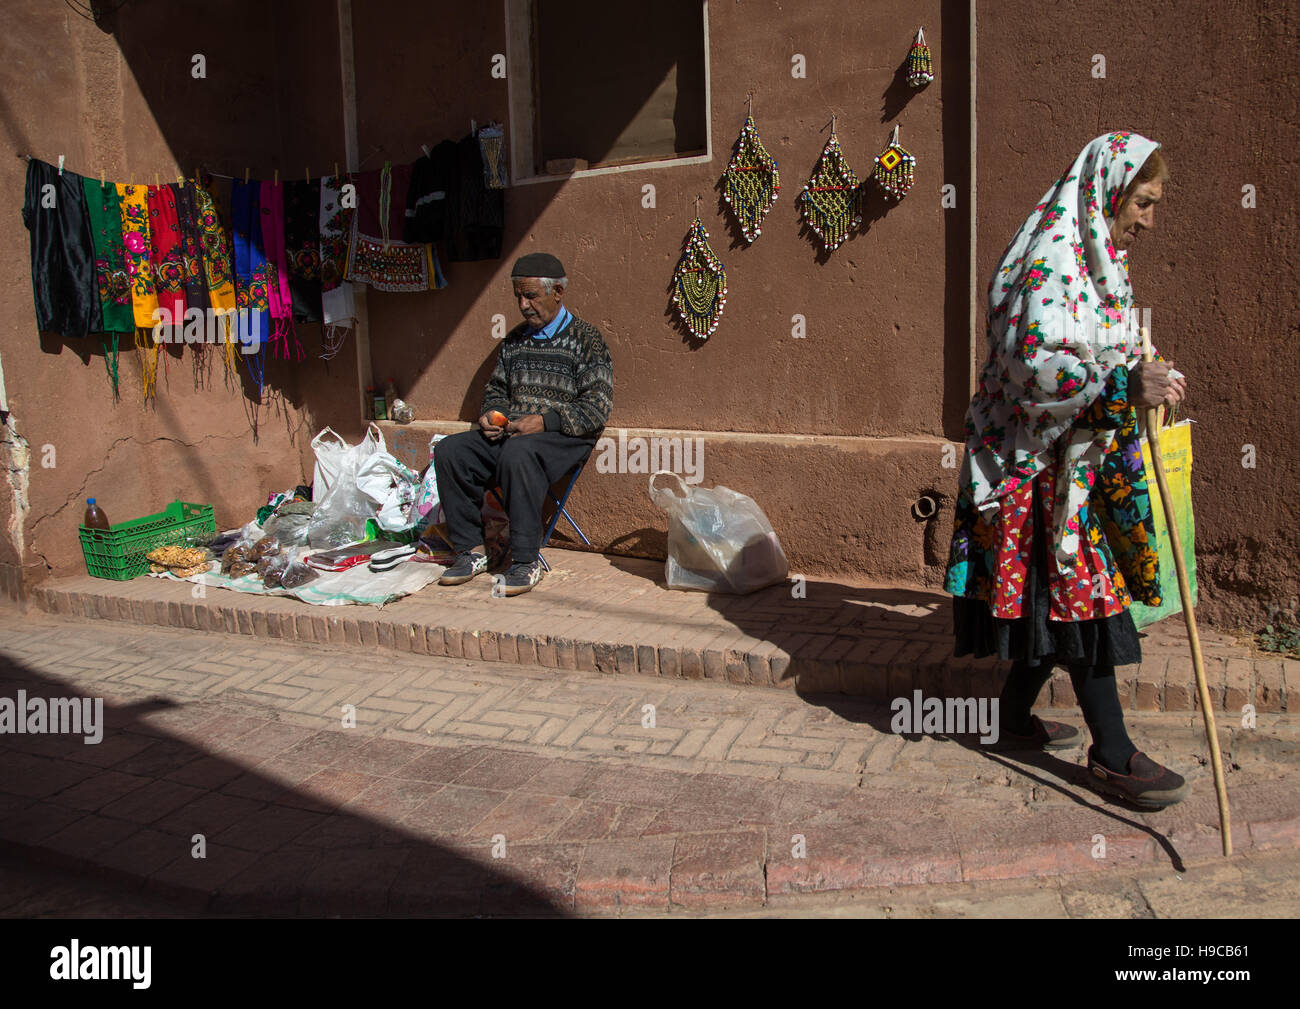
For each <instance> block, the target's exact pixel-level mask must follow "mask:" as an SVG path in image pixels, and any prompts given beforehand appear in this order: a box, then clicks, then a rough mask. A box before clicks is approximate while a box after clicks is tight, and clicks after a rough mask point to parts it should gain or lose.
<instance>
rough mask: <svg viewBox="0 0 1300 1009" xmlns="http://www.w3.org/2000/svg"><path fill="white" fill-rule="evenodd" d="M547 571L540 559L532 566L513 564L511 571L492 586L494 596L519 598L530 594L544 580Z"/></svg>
mask: <svg viewBox="0 0 1300 1009" xmlns="http://www.w3.org/2000/svg"><path fill="white" fill-rule="evenodd" d="M545 574H546V569H545V568H544V567H542V561H541V558H540V557H539V558H538V559H537V560H535V561H533V562H532V563H531V564H511V565H510V570H509V571H507V572H506V573H505V574H504V575H501V576H500V577H499V578H498V579H496V580H495V581H494V583H493V585H492V594H493V595H494V596H518V595H522V594H523V593H525V592H528V591H529V590H530V589H532V587H533V586H534V585H536V584H537V583H538V582H540V581H541V580H542V578H543V577H544V576H545Z"/></svg>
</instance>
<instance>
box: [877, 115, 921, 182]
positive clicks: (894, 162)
mask: <svg viewBox="0 0 1300 1009" xmlns="http://www.w3.org/2000/svg"><path fill="white" fill-rule="evenodd" d="M872 175H873V177H874V178H875V180H876V181H877V182H878V183H880V186H881V188H882V189H884V191H885V195H886V196H887V197H888V198H890V199H892V200H901V199H902V198H903V197H904V196H906V195H907V191H908V190H909V189H911V188H912V183H913V182H915V181H916V158H914V157H913V156H912V155H911V153H910V152H908V150H907V149H906V148H905V147H903V145H902V144H900V143H899V142H898V127H897V126H895V127H894V136H893V139H892V140H890V142H889V146H888V147H886V148H885V149H884V150H883V151H881V152H880V153H879V154H878V155H876V169H875V171H874V172H873V173H872Z"/></svg>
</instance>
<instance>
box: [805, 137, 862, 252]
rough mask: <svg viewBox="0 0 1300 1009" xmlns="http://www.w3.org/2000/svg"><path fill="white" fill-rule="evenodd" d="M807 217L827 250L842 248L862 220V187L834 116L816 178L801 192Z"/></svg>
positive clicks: (814, 175)
mask: <svg viewBox="0 0 1300 1009" xmlns="http://www.w3.org/2000/svg"><path fill="white" fill-rule="evenodd" d="M799 202H800V203H802V204H803V216H804V220H805V221H807V222H808V227H810V228H812V230H813V231H815V232H816V233H817V237H818V238H820V239H821V240H822V245H823V246H824V247H825V249H826V251H827V252H833V251H834V250H835V249H838V248H839V246H840V243H841V242H843V241H844V239H845V238H847V237H848V234H849V231H850V230H851V229H852V228H855V227H857V226H858V225H859V224H861V223H862V191H861V189H860V187H859V186H858V177H857V175H855V174H854V172H853V169H852V168H850V167H849V165H848V162H847V161H845V160H844V152H843V151H841V150H840V141H839V137H838V136H836V134H835V120H834V118H833V117H832V119H831V138H830V140H828V141H826V147H825V149H824V150H823V151H822V155H821V157H820V158H818V159H817V166H816V168H814V169H813V173H812V178H810V179H809V180H808V181H807V182H806V183H804V187H803V192H802V193H800V194H799Z"/></svg>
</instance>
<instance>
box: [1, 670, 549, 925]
mask: <svg viewBox="0 0 1300 1009" xmlns="http://www.w3.org/2000/svg"><path fill="white" fill-rule="evenodd" d="M20 691H22V692H23V693H21V694H20V693H19V692H20ZM55 698H68V699H72V698H76V699H78V700H80V697H79V695H78V694H76V693H75V692H74V691H72V690H70V689H69V688H68V687H67V686H66V685H64V684H62V683H60V682H58V681H57V680H54V679H50V678H47V677H44V676H41V675H39V674H37V673H35V672H33V671H32V670H31V669H28V668H26V667H25V666H23V665H22V664H20V663H17V662H15V661H13V660H12V659H10V658H8V657H5V656H0V699H7V700H8V701H11V702H13V703H14V705H15V707H17V705H18V702H19V701H20V700H21V701H24V707H26V708H27V709H28V711H29V714H34V712H35V711H36V710H37V709H38V708H39V705H36V706H34V705H33V704H32V701H33V700H34V699H40V700H41V701H42V702H49V701H51V700H52V699H55ZM92 704H93V702H92ZM48 707H49V708H50V710H53V706H52V705H48ZM93 710H94V709H93V707H92V708H91V716H92V718H93ZM24 724H25V725H31V726H32V727H33V728H35V724H34V723H31V722H27V723H24ZM63 724H64V725H69V724H71V725H72V726H73V727H74V728H78V729H81V730H84V729H85V727H86V726H85V725H84V724H81V723H72V722H71V721H70V720H69V721H65V722H64V723H63ZM45 727H46V728H49V727H50V721H48V720H47V721H46V725H45ZM13 728H15V727H11V726H6V727H5V731H4V732H3V733H2V734H0V750H2V751H3V752H2V753H0V760H2V761H3V766H4V767H5V772H6V773H5V775H4V781H3V784H2V785H0V858H3V859H4V860H6V861H8V860H11V859H17V860H19V861H21V862H24V863H28V864H32V863H35V864H36V865H38V866H40V867H41V869H40V871H42V872H45V873H47V874H55V875H56V876H57V877H59V878H62V879H65V880H66V879H69V878H71V877H70V876H69V873H76V874H77V875H78V876H80V877H81V878H82V879H83V880H84V881H85V882H86V886H87V890H88V892H92V893H93V894H95V895H96V899H95V902H94V906H95V907H96V908H97V910H96V912H95V913H111V912H106V911H105V910H104V909H105V906H112V903H113V900H114V895H117V896H119V897H120V898H121V900H122V901H123V903H124V905H125V906H136V905H137V904H140V902H141V901H143V902H144V903H143V904H142V905H141V906H144V907H147V908H149V909H150V911H149V912H147V913H153V912H154V911H156V910H157V909H158V907H159V906H162V905H159V899H164V900H165V901H166V902H167V904H166V905H165V906H169V907H171V908H172V909H173V910H174V911H179V912H181V913H189V914H224V915H233V916H241V915H265V916H311V917H327V916H373V915H397V916H400V915H412V916H426V915H455V916H465V915H545V916H556V915H564V914H565V913H566V909H565V907H564V906H563V905H564V902H565V900H566V897H567V898H568V899H569V900H571V890H572V886H573V881H572V879H571V878H568V877H567V876H566V874H565V873H564V871H563V870H562V869H561V871H560V872H559V873H558V874H557V875H555V876H554V878H553V879H552V878H547V880H546V885H545V886H546V889H547V890H549V889H550V887H551V884H552V883H554V892H542V889H539V888H537V887H535V886H534V885H530V884H529V883H525V882H523V881H522V880H520V879H517V878H515V877H513V876H512V875H510V874H509V873H508V872H507V871H504V870H501V869H497V868H496V867H494V866H492V865H491V864H490V859H488V854H489V852H488V847H487V843H486V839H485V840H484V843H483V844H482V845H476V846H477V847H481V848H482V850H483V861H480V860H479V859H478V858H477V857H472V856H470V855H469V854H468V852H467V850H466V849H465V848H464V847H462V848H461V849H460V850H457V849H456V848H455V847H452V846H451V845H450V844H449V845H447V846H444V845H441V844H437V843H433V842H431V841H429V840H428V839H426V838H425V837H421V836H418V835H417V834H415V833H412V832H411V831H409V830H404V829H401V828H398V827H393V826H390V825H388V824H386V823H384V822H381V821H380V820H378V819H375V818H372V816H369V815H364V814H365V813H375V814H377V815H378V814H388V815H392V816H393V818H394V819H396V818H397V817H398V816H404V817H405V818H406V820H410V821H411V822H418V823H419V826H420V827H424V828H427V830H428V832H429V833H432V834H446V835H449V836H450V835H453V834H460V835H462V837H463V832H464V831H465V830H467V829H468V828H469V827H470V826H472V822H471V821H473V822H476V821H477V820H478V819H480V818H481V815H482V814H479V815H475V813H474V812H473V811H466V810H463V809H458V808H456V807H455V806H454V805H450V806H449V805H447V804H445V803H442V804H440V803H439V802H437V801H436V800H433V799H432V797H433V796H434V795H435V794H436V793H437V792H439V791H440V790H442V789H443V787H444V785H445V784H447V783H448V782H450V781H451V780H452V779H453V778H454V777H455V776H456V775H458V774H460V773H461V771H462V770H463V768H461V767H458V766H457V765H456V758H457V755H458V753H459V751H457V750H450V749H447V748H437V747H428V748H425V747H419V749H420V750H422V751H424V750H427V752H424V753H422V755H421V756H419V757H417V758H416V759H415V760H414V761H410V762H405V763H403V764H402V765H401V773H402V774H403V775H406V777H401V778H399V777H397V776H395V775H391V774H388V773H386V772H387V771H388V770H389V769H387V768H384V767H383V766H382V760H383V758H384V756H385V754H389V755H390V756H394V757H395V750H393V749H385V747H384V745H383V744H384V743H385V742H390V743H391V741H384V740H376V739H365V740H362V739H356V740H354V739H353V738H351V737H350V736H349V735H348V733H347V732H346V731H345V730H342V729H340V730H337V731H330V730H325V731H314V730H311V729H306V728H302V727H299V726H294V725H291V724H286V723H276V722H268V721H267V720H256V719H247V718H242V717H240V716H239V715H236V714H231V713H230V712H229V711H226V712H221V711H214V710H213V705H212V704H211V703H208V704H206V705H205V704H181V705H177V704H174V703H172V702H170V701H144V702H138V703H133V704H127V705H110V704H107V703H104V704H103V707H102V728H103V736H102V740H101V741H100V742H98V743H87V742H85V741H84V737H83V735H82V734H72V733H66V732H65V733H63V734H51V733H47V732H43V733H41V734H32V733H27V732H24V733H21V734H19V733H17V732H15V731H13ZM360 731H362V732H364V731H365V730H360ZM176 733H181V734H182V735H177V734H176ZM185 734H192V735H193V737H194V738H195V739H198V740H200V741H201V745H196V743H194V742H191V741H188V740H187V739H185V738H183V735H185ZM277 736H278V741H277ZM295 740H296V742H294V741H295ZM366 744H369V745H366ZM403 745H406V746H408V747H410V746H412V745H414V744H403ZM286 747H287V749H286ZM354 748H355V752H353V751H354ZM407 753H408V754H409V749H408V751H407ZM350 754H351V756H350ZM263 761H265V763H263ZM259 765H260V766H259ZM394 766H396V765H394ZM250 768H255V769H250ZM363 769H364V772H368V773H363ZM272 774H274V777H273V776H272ZM277 779H278V780H277ZM376 783H378V784H376ZM367 786H371V787H369V789H368V790H367V791H365V792H364V794H363V789H366V788H367ZM349 801H352V802H353V804H354V806H353V808H348V807H346V806H345V804H346V803H348V802H349ZM483 813H486V810H484V811H483ZM412 818H414V819H412ZM200 835H201V839H200ZM459 840H460V839H457V841H452V842H451V844H455V843H458V841H459ZM200 843H201V844H202V846H203V847H204V848H205V850H204V851H203V854H204V855H205V857H202V858H198V857H195V853H196V852H197V851H198V848H199V846H200ZM516 850H518V849H516ZM524 857H525V858H526V856H524ZM530 868H534V867H530ZM543 875H545V873H543ZM14 880H15V877H14V876H13V874H10V873H5V874H0V914H11V913H18V914H23V915H30V914H33V913H41V911H40V909H39V908H36V907H33V902H34V901H33V897H32V895H31V894H30V893H26V892H22V891H23V888H21V887H20V888H19V891H20V892H17V893H16V892H14V889H13V884H14ZM64 889H65V891H66V887H65V888H64ZM65 900H66V893H65ZM36 903H39V901H36ZM11 907H16V908H19V910H16V911H10V910H8V909H9V908H11Z"/></svg>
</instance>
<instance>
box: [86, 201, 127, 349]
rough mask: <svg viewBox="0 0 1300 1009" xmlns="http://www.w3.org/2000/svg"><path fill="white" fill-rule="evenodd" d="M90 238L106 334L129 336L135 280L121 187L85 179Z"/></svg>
mask: <svg viewBox="0 0 1300 1009" xmlns="http://www.w3.org/2000/svg"><path fill="white" fill-rule="evenodd" d="M82 187H83V189H84V190H85V194H86V211H87V213H88V214H89V215H90V237H91V241H92V242H93V244H94V248H95V275H96V280H97V283H98V287H99V306H100V310H101V312H102V313H103V316H104V331H105V332H107V333H129V332H131V330H133V329H135V318H134V315H133V313H132V311H131V278H130V277H129V275H128V274H127V256H126V246H125V245H123V244H122V207H121V200H120V199H119V197H118V195H117V187H116V186H114V185H112V184H111V183H110V184H109V185H101V184H100V183H98V182H96V181H95V180H94V179H83V180H82Z"/></svg>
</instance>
